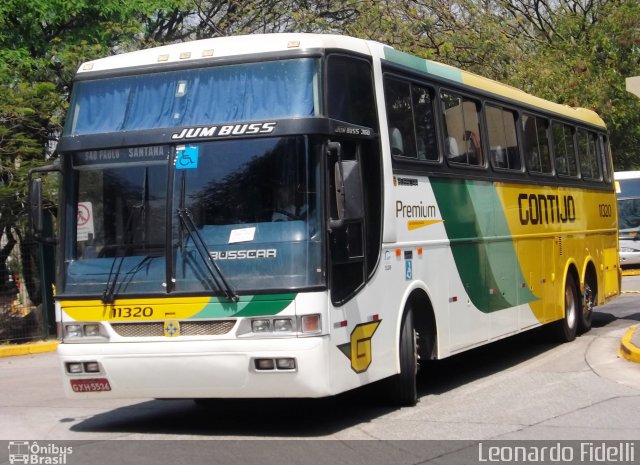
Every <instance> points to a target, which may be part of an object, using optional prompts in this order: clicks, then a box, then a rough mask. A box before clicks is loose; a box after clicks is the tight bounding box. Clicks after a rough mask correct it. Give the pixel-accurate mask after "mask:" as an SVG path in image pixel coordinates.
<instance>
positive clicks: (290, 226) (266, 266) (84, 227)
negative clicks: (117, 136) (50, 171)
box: [65, 136, 324, 297]
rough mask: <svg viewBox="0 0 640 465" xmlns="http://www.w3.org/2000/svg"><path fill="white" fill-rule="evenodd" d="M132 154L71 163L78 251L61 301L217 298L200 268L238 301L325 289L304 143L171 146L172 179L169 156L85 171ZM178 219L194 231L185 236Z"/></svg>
mask: <svg viewBox="0 0 640 465" xmlns="http://www.w3.org/2000/svg"><path fill="white" fill-rule="evenodd" d="M140 150H141V149H140V148H138V149H120V150H117V151H103V152H97V153H95V152H86V153H79V154H77V155H76V162H75V165H76V166H75V168H76V173H77V178H78V181H77V184H78V198H77V230H76V247H75V256H74V257H72V259H70V260H68V261H67V276H66V286H65V292H66V293H67V294H74V295H85V294H93V295H95V294H96V293H98V294H102V295H111V296H112V297H113V296H122V295H126V294H131V293H166V292H167V291H168V290H170V291H175V292H190V293H194V292H195V293H197V292H202V293H212V292H213V293H216V294H217V293H224V289H220V286H219V284H217V283H216V280H215V278H213V277H212V276H211V274H210V273H209V272H208V263H207V261H208V260H214V261H215V263H216V265H217V266H218V267H219V269H220V271H221V272H222V274H223V275H224V278H225V280H226V281H227V282H228V283H229V285H230V286H231V287H232V288H233V289H234V291H235V292H239V293H253V292H261V291H266V290H271V291H273V290H292V289H300V288H308V287H313V286H318V285H321V284H322V283H323V279H324V277H323V276H324V272H323V262H322V234H321V233H320V231H321V228H320V218H321V217H320V211H321V206H320V201H321V196H320V195H319V194H318V185H319V179H320V162H319V160H318V159H317V156H315V155H313V153H315V152H316V151H312V150H310V149H309V142H308V138H307V137H303V136H295V137H277V138H255V139H248V140H224V141H215V142H206V143H201V144H197V145H186V146H181V145H178V146H175V147H174V149H173V150H174V151H173V152H171V153H172V154H175V160H176V161H175V169H169V164H171V163H174V162H173V160H174V156H169V157H167V156H166V153H167V151H169V150H170V148H169V147H147V148H145V149H144V150H143V151H142V152H143V155H144V154H148V156H149V157H151V158H153V157H154V156H155V157H156V158H158V159H157V160H153V161H146V162H138V163H133V164H131V163H95V164H93V163H87V162H86V160H87V159H89V160H91V159H93V158H95V159H97V160H98V161H99V160H100V158H101V157H107V155H110V156H111V157H112V158H114V159H117V158H118V157H119V156H124V154H125V153H128V154H130V153H132V152H133V153H137V151H140ZM167 192H173V196H168V195H167ZM181 211H182V212H188V215H189V217H190V218H191V219H192V220H193V225H194V226H195V231H197V232H195V233H191V232H190V231H189V229H188V228H186V227H185V224H184V221H182V220H181V218H180V216H179V212H181ZM167 225H169V226H168V227H169V228H171V229H170V230H169V231H170V233H169V234H167ZM194 236H196V237H194ZM168 238H169V239H170V240H169V243H168V244H167V241H168ZM198 238H201V239H202V240H203V242H204V245H205V247H206V253H205V254H204V255H203V254H201V253H199V252H198V250H197V245H198V244H197V242H198ZM167 254H169V258H170V260H169V261H167ZM167 263H169V264H171V266H169V267H168V266H167ZM167 282H170V283H172V285H171V286H167V284H166V283H167Z"/></svg>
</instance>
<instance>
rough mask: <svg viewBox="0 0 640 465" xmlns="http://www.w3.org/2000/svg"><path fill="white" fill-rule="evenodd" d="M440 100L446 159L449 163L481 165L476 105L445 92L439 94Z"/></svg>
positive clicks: (478, 120) (482, 158)
mask: <svg viewBox="0 0 640 465" xmlns="http://www.w3.org/2000/svg"><path fill="white" fill-rule="evenodd" d="M441 99H442V111H443V121H444V143H445V146H444V153H445V157H446V159H447V160H448V161H449V162H451V163H460V164H465V165H476V166H478V165H483V164H484V156H483V153H482V140H481V138H480V117H479V114H478V105H477V103H476V102H475V101H473V100H471V99H468V98H467V97H463V96H460V95H455V94H450V93H447V92H443V93H442V94H441Z"/></svg>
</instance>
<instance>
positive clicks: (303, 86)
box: [65, 58, 318, 135]
mask: <svg viewBox="0 0 640 465" xmlns="http://www.w3.org/2000/svg"><path fill="white" fill-rule="evenodd" d="M317 67H318V60H316V59H313V58H300V59H291V60H277V61H270V62H261V63H242V64H234V65H224V66H213V67H207V68H198V69H188V70H178V71H170V72H162V73H148V74H139V75H135V76H123V77H117V78H107V79H96V80H90V81H79V82H77V83H75V85H74V90H73V97H72V103H71V107H70V112H69V118H68V121H67V124H66V125H65V135H79V134H95V133H104V132H115V131H132V130H140V129H153V128H170V127H180V126H194V125H198V124H211V123H219V122H226V123H231V122H235V121H249V120H264V119H273V118H285V117H300V116H313V115H315V114H317V112H318V109H317V108H316V105H315V103H314V102H315V101H317V92H318V90H317V89H316V88H315V87H314V86H315V85H316V84H314V83H317V79H315V76H316V73H317Z"/></svg>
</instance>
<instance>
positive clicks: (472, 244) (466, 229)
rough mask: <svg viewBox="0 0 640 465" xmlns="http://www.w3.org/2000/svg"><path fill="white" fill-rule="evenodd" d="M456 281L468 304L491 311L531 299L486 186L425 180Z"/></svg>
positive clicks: (489, 187)
mask: <svg viewBox="0 0 640 465" xmlns="http://www.w3.org/2000/svg"><path fill="white" fill-rule="evenodd" d="M431 186H432V188H433V192H434V194H435V196H436V201H437V202H438V207H439V208H440V212H441V214H442V218H443V219H444V227H445V230H446V232H447V236H448V237H449V240H450V242H451V251H452V254H453V258H454V260H455V263H456V268H457V270H458V274H459V275H460V279H461V280H462V283H463V284H464V286H465V289H466V291H467V294H468V295H469V298H470V299H471V301H472V302H473V304H474V305H475V306H476V307H477V308H478V309H479V310H481V311H483V312H486V313H488V312H494V311H497V310H502V309H505V308H509V307H513V306H515V305H519V304H523V303H528V302H532V301H534V300H537V298H536V296H535V295H533V294H532V293H531V291H530V290H529V288H528V287H527V286H523V283H525V279H524V276H523V274H522V270H521V267H520V263H519V261H518V256H517V254H516V249H515V245H514V243H513V239H512V238H511V232H510V231H509V227H508V225H507V220H506V217H505V213H504V211H503V210H502V204H501V203H500V199H499V198H498V195H497V193H496V190H495V187H494V185H493V183H491V182H484V181H464V180H452V179H431Z"/></svg>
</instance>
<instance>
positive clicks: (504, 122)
mask: <svg viewBox="0 0 640 465" xmlns="http://www.w3.org/2000/svg"><path fill="white" fill-rule="evenodd" d="M486 114H487V131H488V138H489V150H490V157H491V162H492V163H493V166H494V167H496V168H504V169H509V170H520V169H521V167H522V163H521V161H520V150H519V148H518V138H517V137H516V117H515V114H514V112H512V111H510V110H506V109H503V108H498V107H494V106H491V105H488V106H487V107H486Z"/></svg>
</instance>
